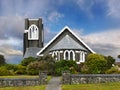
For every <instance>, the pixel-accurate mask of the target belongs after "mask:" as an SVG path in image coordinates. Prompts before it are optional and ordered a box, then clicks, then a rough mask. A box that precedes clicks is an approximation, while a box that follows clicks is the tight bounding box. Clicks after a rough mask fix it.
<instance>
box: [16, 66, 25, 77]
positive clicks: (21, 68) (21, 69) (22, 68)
mask: <svg viewBox="0 0 120 90" xmlns="http://www.w3.org/2000/svg"><path fill="white" fill-rule="evenodd" d="M15 74H18V75H21V74H27V72H26V66H22V65H17V70H16V71H15Z"/></svg>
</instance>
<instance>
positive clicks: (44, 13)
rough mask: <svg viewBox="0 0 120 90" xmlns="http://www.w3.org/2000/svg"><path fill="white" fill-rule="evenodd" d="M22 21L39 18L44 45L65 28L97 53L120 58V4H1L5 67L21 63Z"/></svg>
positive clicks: (90, 0)
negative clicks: (42, 26) (42, 25)
mask: <svg viewBox="0 0 120 90" xmlns="http://www.w3.org/2000/svg"><path fill="white" fill-rule="evenodd" d="M25 18H30V19H38V18H42V20H43V24H44V34H45V44H46V43H48V41H50V40H51V39H52V38H53V37H54V36H55V35H56V34H57V33H58V32H59V31H60V30H61V29H62V28H64V27H65V26H68V27H69V28H70V29H71V30H72V31H73V32H75V33H76V34H77V35H78V36H79V37H80V38H81V39H82V40H83V41H84V42H85V43H86V44H87V45H88V46H89V47H90V48H92V49H93V50H94V51H95V52H96V53H99V54H103V55H106V56H108V55H110V56H113V57H114V58H117V55H119V54H120V40H119V38H120V0H0V54H2V55H4V56H5V58H6V61H7V62H8V63H13V64H18V63H20V61H21V60H22V57H23V33H24V27H25V26H24V22H25ZM116 60H117V61H119V59H116Z"/></svg>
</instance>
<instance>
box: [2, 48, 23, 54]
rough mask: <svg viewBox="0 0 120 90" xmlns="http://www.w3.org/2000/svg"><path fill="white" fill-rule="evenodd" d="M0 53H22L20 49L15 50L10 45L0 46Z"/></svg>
mask: <svg viewBox="0 0 120 90" xmlns="http://www.w3.org/2000/svg"><path fill="white" fill-rule="evenodd" d="M0 53H1V54H3V55H5V56H7V55H20V56H21V55H22V51H20V50H15V49H13V48H11V47H10V46H2V47H1V48H0Z"/></svg>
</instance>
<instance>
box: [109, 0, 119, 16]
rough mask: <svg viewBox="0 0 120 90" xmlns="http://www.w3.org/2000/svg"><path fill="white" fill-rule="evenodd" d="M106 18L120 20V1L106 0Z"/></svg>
mask: <svg viewBox="0 0 120 90" xmlns="http://www.w3.org/2000/svg"><path fill="white" fill-rule="evenodd" d="M108 16H111V17H114V18H120V0H108Z"/></svg>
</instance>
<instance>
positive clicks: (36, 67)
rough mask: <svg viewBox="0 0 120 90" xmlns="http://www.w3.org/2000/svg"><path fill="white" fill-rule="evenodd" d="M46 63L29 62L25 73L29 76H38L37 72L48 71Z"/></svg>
mask: <svg viewBox="0 0 120 90" xmlns="http://www.w3.org/2000/svg"><path fill="white" fill-rule="evenodd" d="M48 69H49V67H48V63H47V62H46V61H35V62H31V63H30V64H29V65H28V66H27V73H28V74H30V75H36V74H37V75H38V73H39V71H45V70H48Z"/></svg>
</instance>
